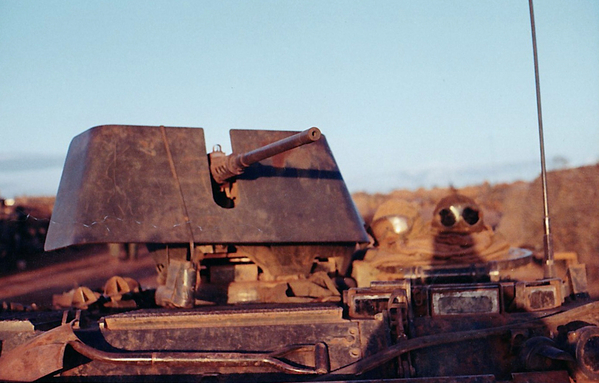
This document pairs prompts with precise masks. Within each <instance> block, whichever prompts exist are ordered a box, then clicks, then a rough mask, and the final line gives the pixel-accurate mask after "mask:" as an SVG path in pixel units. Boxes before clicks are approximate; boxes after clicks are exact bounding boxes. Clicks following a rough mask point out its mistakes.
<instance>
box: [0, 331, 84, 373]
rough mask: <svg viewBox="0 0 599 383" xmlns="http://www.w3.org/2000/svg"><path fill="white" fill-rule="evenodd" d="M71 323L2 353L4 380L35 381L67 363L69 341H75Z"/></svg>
mask: <svg viewBox="0 0 599 383" xmlns="http://www.w3.org/2000/svg"><path fill="white" fill-rule="evenodd" d="M75 340H77V337H76V336H75V334H74V332H73V329H72V328H71V325H70V324H63V325H62V326H59V327H57V328H55V329H53V330H49V331H47V332H45V333H43V334H42V335H40V336H37V337H35V338H33V339H31V340H30V341H29V342H26V343H24V344H22V345H20V346H18V347H16V348H14V349H13V350H11V351H10V352H8V353H4V352H3V353H2V357H0V380H2V381H20V382H32V381H34V380H37V379H39V378H41V377H44V376H46V375H48V374H51V373H53V372H56V371H58V370H60V369H62V367H63V358H64V352H65V348H66V345H67V343H68V342H69V341H75Z"/></svg>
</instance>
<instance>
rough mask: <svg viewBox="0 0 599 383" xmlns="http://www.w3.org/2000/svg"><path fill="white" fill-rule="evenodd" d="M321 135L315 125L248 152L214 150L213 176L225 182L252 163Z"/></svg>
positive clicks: (317, 138)
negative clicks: (225, 152) (227, 153)
mask: <svg viewBox="0 0 599 383" xmlns="http://www.w3.org/2000/svg"><path fill="white" fill-rule="evenodd" d="M320 136H321V133H320V130H319V129H318V128H316V127H314V128H310V129H306V130H304V131H303V132H300V133H297V134H294V135H293V136H290V137H287V138H284V139H282V140H279V141H275V142H273V143H271V144H268V145H265V146H263V147H261V148H257V149H254V150H251V151H249V152H246V153H241V154H237V153H231V154H229V155H228V156H225V155H224V154H222V152H216V153H215V152H212V153H211V154H210V158H211V164H210V170H211V172H212V177H213V178H214V180H215V181H216V182H217V183H218V184H221V185H222V184H225V183H226V182H227V180H228V179H230V178H232V177H234V176H237V175H240V174H242V173H243V171H244V170H245V169H246V168H247V167H249V166H250V165H252V164H254V163H256V162H258V161H262V160H263V159H266V158H268V157H272V156H275V155H277V154H279V153H283V152H286V151H288V150H291V149H294V148H297V147H299V146H302V145H305V144H309V143H312V142H315V141H318V140H319V139H320Z"/></svg>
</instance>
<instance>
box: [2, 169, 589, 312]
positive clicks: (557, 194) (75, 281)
mask: <svg viewBox="0 0 599 383" xmlns="http://www.w3.org/2000/svg"><path fill="white" fill-rule="evenodd" d="M548 184H549V201H550V204H551V205H550V214H551V223H552V233H553V241H554V249H555V251H557V252H563V251H571V252H576V253H577V254H578V257H579V260H580V262H583V263H585V264H586V265H587V273H588V275H589V279H590V284H589V285H590V286H591V287H592V288H593V289H594V290H597V286H599V284H598V283H597V281H599V219H598V218H597V217H599V164H598V165H593V166H585V167H580V168H575V169H566V170H560V171H554V172H550V173H549V174H548ZM452 191H457V192H459V193H461V194H464V195H466V196H469V197H471V198H473V199H475V201H477V202H478V203H479V205H481V207H482V209H483V212H484V217H485V222H486V223H487V224H489V225H491V226H492V227H493V228H494V229H495V230H497V231H499V232H501V233H502V234H503V235H504V236H505V237H506V239H507V240H508V241H509V242H510V244H511V245H512V246H514V247H526V248H529V249H533V250H534V251H536V252H538V253H542V248H543V209H542V193H541V183H540V180H539V179H537V180H535V181H534V182H531V183H527V182H516V183H512V184H498V185H489V184H482V185H476V186H470V187H465V188H461V189H458V190H452V189H447V188H446V189H443V188H436V189H429V190H425V189H420V190H416V191H409V190H396V191H393V192H391V193H389V194H366V193H354V194H353V198H354V202H355V204H356V207H357V208H358V211H359V212H360V214H361V215H362V216H363V218H364V221H365V222H366V223H369V221H370V220H371V219H372V217H373V215H374V213H375V211H376V209H377V207H378V206H379V205H380V204H381V203H383V202H385V201H387V200H389V199H404V200H408V201H413V202H417V203H418V204H419V205H420V207H421V211H422V213H421V214H422V215H423V216H424V217H425V218H426V216H427V215H428V216H429V217H430V214H432V211H433V209H434V206H435V205H436V203H437V201H439V200H440V199H441V198H442V197H444V196H446V195H447V194H449V193H451V192H452ZM32 201H33V202H32ZM40 201H43V203H42V202H40ZM51 201H52V200H51V199H49V200H40V199H30V201H29V203H30V204H34V205H35V206H36V207H35V208H36V209H38V210H37V211H38V213H37V214H42V213H39V211H43V209H42V208H41V207H40V206H39V204H40V203H41V204H42V205H44V206H49V205H51V203H52V202H51ZM21 202H24V201H21ZM48 208H51V207H48ZM40 209H41V210H40ZM114 275H119V276H124V277H127V276H128V277H133V278H135V279H137V280H138V281H139V282H140V284H141V286H142V288H154V287H156V272H155V270H154V264H153V260H152V259H151V257H150V256H149V255H148V254H147V251H145V247H143V248H141V249H140V251H139V255H138V257H137V259H134V260H126V261H123V260H119V259H118V258H117V257H114V256H111V255H110V254H109V252H108V249H107V248H106V247H104V246H91V247H81V248H76V249H68V250H62V251H58V252H53V253H45V254H42V255H40V256H39V257H38V258H36V260H35V261H32V262H29V264H28V266H27V269H26V270H25V271H20V272H13V273H12V274H5V275H3V276H2V277H0V303H1V302H20V303H23V304H31V303H34V302H35V303H37V304H38V305H39V304H44V303H47V302H51V299H52V295H53V294H60V293H62V292H65V291H68V290H70V289H72V288H74V287H77V286H87V287H89V288H91V289H101V288H102V286H103V285H104V283H105V282H106V281H107V280H108V279H109V278H110V277H112V276H114ZM593 295H594V296H595V295H598V294H597V292H593Z"/></svg>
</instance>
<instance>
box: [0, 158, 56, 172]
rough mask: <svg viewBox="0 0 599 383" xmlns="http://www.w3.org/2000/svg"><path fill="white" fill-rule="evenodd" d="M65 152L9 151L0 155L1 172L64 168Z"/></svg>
mask: <svg viewBox="0 0 599 383" xmlns="http://www.w3.org/2000/svg"><path fill="white" fill-rule="evenodd" d="M64 160H65V155H64V154H41V153H9V154H1V155H0V173H19V172H27V171H37V170H45V169H53V168H62V166H63V164H64Z"/></svg>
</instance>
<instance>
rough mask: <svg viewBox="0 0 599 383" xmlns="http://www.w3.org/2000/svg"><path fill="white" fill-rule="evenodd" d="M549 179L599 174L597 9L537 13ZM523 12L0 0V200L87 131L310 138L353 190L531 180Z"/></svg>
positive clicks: (594, 4)
mask: <svg viewBox="0 0 599 383" xmlns="http://www.w3.org/2000/svg"><path fill="white" fill-rule="evenodd" d="M535 17H536V26H537V40H538V46H539V60H540V72H541V91H542V101H543V122H544V127H545V139H546V154H547V157H548V159H549V165H550V166H557V165H560V164H563V163H564V162H565V161H567V163H568V164H569V165H572V166H578V165H582V164H590V163H596V162H597V161H599V1H596V0H586V1H585V0H573V1H557V0H543V1H540V0H537V1H536V2H535ZM530 35H531V33H530V20H529V13H528V2H527V1H526V0H517V1H516V0H471V1H466V0H463V1H461V0H458V1H446V0H438V1H427V0H423V1H401V0H397V1H359V2H358V1H352V2H350V1H257V0H253V1H152V2H147V1H111V0H104V1H53V0H50V1H27V0H25V1H7V0H0V134H1V138H0V194H1V195H3V196H5V197H11V196H15V195H23V194H27V195H40V194H43V195H53V194H55V193H56V189H57V186H58V182H59V178H60V173H61V170H62V169H61V168H62V163H63V161H64V157H65V155H66V152H67V149H68V145H69V142H70V141H71V139H72V138H73V137H74V136H75V135H77V134H79V133H81V132H83V131H84V130H86V129H88V128H90V127H93V126H96V125H102V124H133V125H166V126H187V127H203V128H204V129H205V133H206V141H207V145H208V147H209V148H210V147H212V145H214V144H217V143H220V144H223V147H224V148H225V149H227V150H230V149H228V148H229V145H228V130H229V129H231V128H241V129H281V130H303V129H306V128H309V127H311V126H318V127H319V128H321V130H322V131H323V133H324V134H325V135H326V136H327V140H328V141H329V144H330V146H331V148H332V149H333V153H334V154H335V157H336V159H337V162H338V164H339V167H340V168H341V171H342V174H343V176H344V178H345V180H346V182H347V184H348V186H349V188H350V190H351V191H352V192H355V191H360V190H366V191H370V192H387V191H390V190H392V189H396V188H417V187H421V186H424V187H431V186H449V185H455V186H464V185H466V184H472V183H480V182H483V181H485V180H487V181H490V182H492V183H494V182H503V181H511V180H514V179H532V178H534V177H536V176H537V174H538V173H539V166H538V158H539V154H538V131H537V114H536V100H535V88H534V71H533V59H532V44H531V36H530Z"/></svg>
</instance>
